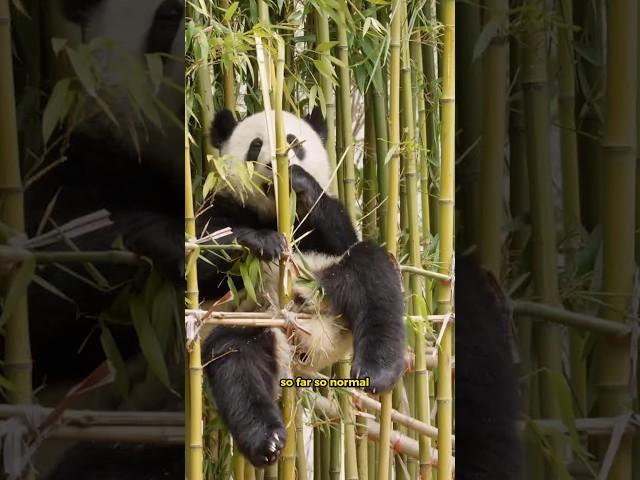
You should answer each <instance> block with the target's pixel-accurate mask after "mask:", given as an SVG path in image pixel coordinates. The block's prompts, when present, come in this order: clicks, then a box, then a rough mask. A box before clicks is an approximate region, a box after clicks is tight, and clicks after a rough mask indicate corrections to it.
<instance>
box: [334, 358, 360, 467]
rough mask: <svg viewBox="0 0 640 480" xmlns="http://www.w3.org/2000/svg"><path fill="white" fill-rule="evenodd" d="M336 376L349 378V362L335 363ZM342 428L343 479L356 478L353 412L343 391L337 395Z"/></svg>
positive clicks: (348, 398)
mask: <svg viewBox="0 0 640 480" xmlns="http://www.w3.org/2000/svg"><path fill="white" fill-rule="evenodd" d="M337 369H338V377H340V378H349V374H350V371H351V367H350V365H349V362H348V361H346V360H341V361H340V362H338V365H337ZM338 399H339V401H340V411H341V413H342V425H343V428H344V447H343V448H344V479H345V480H358V460H357V457H356V431H355V421H356V418H355V414H354V412H353V408H352V406H351V397H350V396H349V395H347V394H345V393H344V392H343V393H341V394H340V395H339V397H338Z"/></svg>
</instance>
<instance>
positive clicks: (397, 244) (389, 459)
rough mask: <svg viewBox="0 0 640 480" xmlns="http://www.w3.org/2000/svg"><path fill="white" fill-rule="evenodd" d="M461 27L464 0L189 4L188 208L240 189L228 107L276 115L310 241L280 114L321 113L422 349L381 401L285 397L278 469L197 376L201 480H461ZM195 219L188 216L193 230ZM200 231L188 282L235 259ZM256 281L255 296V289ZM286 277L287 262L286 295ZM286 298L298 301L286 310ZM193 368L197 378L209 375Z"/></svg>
mask: <svg viewBox="0 0 640 480" xmlns="http://www.w3.org/2000/svg"><path fill="white" fill-rule="evenodd" d="M454 25H455V2H454V1H453V0H444V1H442V2H440V3H439V4H438V5H437V8H436V3H435V2H433V1H431V0H425V1H420V2H407V1H406V0H393V1H392V2H368V1H356V2H353V3H348V4H347V3H344V2H336V1H331V0H326V1H320V2H291V1H282V2H267V1H262V0H261V1H258V2H245V1H239V2H232V1H226V0H217V1H188V2H187V21H186V27H185V29H186V48H187V53H186V61H187V80H186V106H187V115H188V118H187V120H186V122H187V125H188V144H187V145H186V150H185V152H186V154H187V159H186V160H187V162H190V165H189V167H190V172H191V175H190V176H189V177H188V178H187V183H190V184H189V185H188V188H187V191H189V192H190V193H191V192H192V195H187V199H186V200H187V205H191V204H192V202H193V204H194V205H195V215H197V214H198V209H201V208H206V202H207V200H208V199H209V198H211V196H212V195H214V194H215V192H216V189H217V188H220V186H221V185H222V184H223V183H224V181H225V177H224V176H225V172H224V167H223V164H222V162H220V161H219V158H218V156H217V155H218V154H217V152H216V151H215V150H213V149H211V147H210V146H209V145H208V143H207V140H206V139H207V130H208V125H209V124H210V122H211V118H212V114H213V112H215V111H217V110H219V109H221V108H223V107H224V108H228V109H231V110H232V111H234V112H235V114H236V116H237V117H238V118H243V117H244V116H246V115H247V114H250V113H253V112H257V111H261V110H263V109H267V110H270V109H273V110H275V112H276V119H275V125H273V126H271V127H270V129H271V131H273V132H275V134H274V138H275V145H276V149H275V152H273V154H274V158H275V164H276V168H275V169H274V172H276V173H275V175H276V178H277V183H276V194H277V199H278V206H277V210H278V228H279V230H280V231H281V232H282V233H283V234H284V235H285V237H286V238H287V239H288V241H289V242H292V241H293V242H295V241H296V238H295V232H293V236H292V232H291V230H290V228H291V225H290V223H289V222H290V220H289V219H290V214H289V213H288V212H289V208H290V207H289V204H290V201H289V198H288V197H289V181H288V179H287V175H288V174H287V171H288V168H287V158H286V156H285V155H283V153H285V152H286V144H285V143H284V142H285V140H284V138H283V136H284V134H283V133H281V131H280V129H281V125H282V118H281V114H280V113H279V112H281V111H283V110H286V111H290V112H293V113H295V114H297V115H300V116H302V115H304V114H307V113H309V112H310V111H311V110H312V109H313V107H314V106H316V105H317V106H319V107H320V108H321V110H322V113H323V116H324V117H325V119H326V122H327V126H328V138H327V140H326V146H327V150H328V153H329V159H330V162H331V164H332V167H333V168H334V177H333V179H332V190H333V194H336V195H337V196H339V198H340V200H341V201H342V202H343V203H344V205H345V206H346V208H347V211H348V213H349V215H350V217H351V218H352V219H353V221H354V222H355V224H356V225H357V226H358V229H359V230H360V232H361V234H362V237H363V238H369V239H373V240H376V241H377V242H379V243H380V244H381V245H384V246H385V247H386V249H387V251H388V252H389V253H390V254H392V255H393V256H394V257H395V258H396V259H397V260H398V262H399V264H400V269H401V272H402V275H403V283H404V289H405V299H406V319H407V320H406V329H407V334H408V337H407V338H408V344H407V351H408V352H411V355H410V360H409V363H410V364H411V368H409V369H408V370H407V373H406V374H405V376H404V377H403V379H402V380H401V381H400V382H399V383H398V384H397V385H396V387H395V388H394V390H393V392H392V393H391V392H390V393H388V394H382V395H379V396H378V398H374V397H372V396H367V395H365V394H364V393H362V392H361V391H358V390H355V389H348V388H325V387H320V388H317V389H293V388H284V389H283V394H282V398H281V406H282V409H283V414H284V419H285V424H286V426H287V431H288V441H287V443H286V445H285V448H284V451H283V453H282V456H281V459H280V461H279V462H278V464H277V465H275V466H272V467H268V468H265V469H257V468H254V467H253V466H252V465H251V464H250V463H248V462H247V461H245V459H244V458H243V457H242V456H241V455H240V454H239V453H238V452H237V451H236V450H235V447H234V445H233V442H232V440H231V438H230V436H229V434H228V433H227V432H226V431H225V427H224V425H223V423H222V422H221V420H220V419H219V417H218V416H217V414H216V411H215V407H214V406H213V405H212V403H211V401H210V400H209V397H208V394H207V391H206V387H205V389H204V391H203V396H202V398H203V399H204V400H203V402H204V403H202V402H201V401H200V397H198V398H196V397H195V396H196V395H198V394H197V391H198V388H199V386H200V385H199V384H200V382H201V379H200V378H199V377H196V376H194V375H191V376H190V381H191V382H197V385H194V384H193V383H192V384H191V385H190V388H189V389H188V391H189V393H190V395H191V397H190V398H189V403H188V404H189V408H188V409H187V418H188V422H187V424H188V429H190V432H189V436H188V439H189V440H188V441H189V442H191V443H190V444H189V445H188V446H189V448H188V450H187V451H188V456H189V458H188V463H189V472H190V473H191V476H190V477H189V478H192V479H196V478H206V479H215V478H235V479H264V480H270V479H276V478H281V479H285V480H293V479H294V478H309V479H310V478H314V479H339V478H345V479H348V480H354V479H367V478H369V479H387V478H411V479H415V478H421V479H426V478H433V479H435V478H437V479H440V480H445V479H447V480H448V479H451V478H453V476H454V473H453V472H454V468H455V467H454V449H453V423H454V422H453V408H452V407H453V388H452V387H453V376H452V368H453V363H454V357H453V348H452V346H453V317H452V315H451V313H452V308H453V306H452V281H451V280H452V275H451V272H452V269H453V252H454V243H453V241H454V235H453V228H454V209H453V206H454V204H453V200H454V163H455V159H454V147H455V126H454V122H455V86H454V85H455V69H454V59H455V55H454V52H455V45H454V32H455V30H454ZM247 183H250V179H248V180H247ZM213 201H215V198H214V200H213ZM188 208H189V207H188ZM193 213H194V211H191V210H189V209H187V217H188V218H192V214H193ZM196 233H197V232H193V231H192V230H188V232H187V235H188V238H189V242H190V245H192V246H194V247H197V248H194V249H192V250H191V255H190V256H189V261H188V267H189V269H190V270H189V271H190V273H189V278H192V277H193V278H195V273H194V271H195V269H196V268H197V265H198V263H199V262H197V261H196V259H197V257H198V251H199V250H202V249H207V248H213V249H219V248H222V247H221V246H219V245H209V244H208V243H207V242H203V241H201V240H199V239H197V238H195V237H194V234H196ZM231 248H234V246H231ZM235 248H237V247H235ZM249 261H250V260H249ZM240 270H241V271H242V270H243V267H240ZM249 270H251V269H250V268H249V267H245V268H244V272H245V273H244V274H242V279H243V281H244V282H245V284H246V283H247V282H249V283H251V282H252V276H251V275H250V274H248V272H249ZM285 276H286V271H285V270H284V269H283V268H282V265H281V280H283V285H286V281H284V280H285ZM253 278H254V280H255V277H253ZM190 285H193V284H190ZM194 288H195V285H193V288H192V287H191V286H190V287H189V295H190V297H189V298H192V299H193V298H195V297H193V296H191V295H194V291H195V290H194ZM286 296H287V291H286V289H283V290H282V291H281V294H280V297H281V298H280V302H281V305H286ZM187 308H189V309H191V310H189V311H188V312H187V314H188V318H194V317H193V316H194V315H195V316H196V317H198V315H205V318H206V323H207V324H221V323H225V322H226V324H237V325H254V326H259V325H262V326H279V325H283V324H284V320H283V319H278V318H277V316H276V318H274V317H273V315H271V314H269V318H265V317H261V316H260V315H256V314H248V315H247V314H244V315H243V314H240V313H235V314H234V313H228V314H225V313H220V314H217V317H216V318H218V317H219V318H218V319H216V318H212V317H211V315H209V316H206V313H205V312H204V311H201V310H198V306H196V305H194V304H193V302H192V301H191V302H189V304H188V307H187ZM199 318H203V317H199ZM193 340H194V343H193V344H194V345H195V347H194V350H193V351H195V349H197V348H198V347H197V343H198V339H193ZM190 359H191V363H190V370H191V371H195V370H198V369H200V368H201V365H200V361H199V359H195V358H194V357H193V356H192V357H190ZM349 369H350V365H349V359H348V358H346V359H344V360H343V361H340V362H338V363H337V364H335V365H334V366H333V369H329V370H328V371H326V372H324V373H323V374H322V377H323V378H327V377H331V376H335V377H338V378H346V377H348V373H349ZM200 411H202V412H203V419H204V422H203V424H202V430H200V425H199V424H198V422H199V420H200ZM200 435H203V437H201V438H202V442H199V441H198V438H199V436H200ZM201 462H202V465H201V469H200V471H198V469H199V468H200V467H197V466H196V465H198V464H200V463H201Z"/></svg>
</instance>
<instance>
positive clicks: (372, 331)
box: [318, 241, 405, 392]
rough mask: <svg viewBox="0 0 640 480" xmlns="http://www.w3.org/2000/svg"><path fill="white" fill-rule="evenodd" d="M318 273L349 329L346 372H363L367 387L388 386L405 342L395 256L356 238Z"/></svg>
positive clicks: (396, 375)
mask: <svg viewBox="0 0 640 480" xmlns="http://www.w3.org/2000/svg"><path fill="white" fill-rule="evenodd" d="M318 278H319V280H320V285H321V286H322V288H323V290H324V292H325V296H326V298H327V299H328V300H329V302H330V304H331V307H332V309H333V311H334V313H336V314H340V315H342V317H343V318H344V320H345V321H346V322H347V324H348V326H349V328H350V329H351V331H352V333H353V350H354V352H353V362H352V367H351V375H352V376H353V377H354V378H365V377H368V378H369V380H370V387H369V390H370V391H372V392H381V391H387V390H389V389H391V388H392V387H393V385H394V384H395V383H396V382H397V380H398V378H400V376H401V375H402V372H403V369H404V343H405V328H404V321H403V315H404V300H403V295H402V285H401V281H400V275H399V273H398V270H397V266H396V265H395V264H394V261H393V260H392V259H391V257H390V256H389V254H388V253H387V252H386V251H385V250H384V249H383V248H381V247H380V246H378V245H376V244H374V243H373V242H370V241H365V242H359V243H357V244H356V245H354V246H353V247H351V248H350V249H349V250H348V251H347V253H345V255H344V256H343V257H342V258H341V259H340V261H339V262H338V263H336V264H334V265H332V266H330V267H328V268H326V269H324V270H322V271H320V272H319V273H318Z"/></svg>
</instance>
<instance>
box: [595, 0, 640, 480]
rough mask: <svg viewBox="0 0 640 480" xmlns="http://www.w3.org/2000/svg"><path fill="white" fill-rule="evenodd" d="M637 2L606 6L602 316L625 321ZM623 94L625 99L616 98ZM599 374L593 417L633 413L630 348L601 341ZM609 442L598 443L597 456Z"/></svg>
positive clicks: (621, 449) (625, 440)
mask: <svg viewBox="0 0 640 480" xmlns="http://www.w3.org/2000/svg"><path fill="white" fill-rule="evenodd" d="M637 8H638V5H637V2H636V1H634V0H617V1H613V0H610V1H608V2H607V63H606V70H607V85H606V107H607V108H606V116H605V135H604V138H603V142H602V152H603V159H604V192H603V193H604V195H603V201H604V203H603V210H602V211H603V213H604V215H603V248H604V257H603V275H602V277H603V290H604V291H605V292H608V293H610V294H611V295H610V296H609V297H608V301H607V303H606V304H605V305H604V306H603V307H602V310H601V315H602V317H603V318H606V319H608V320H615V321H618V322H623V323H624V322H625V321H626V319H627V317H628V312H629V310H630V309H631V308H632V307H631V305H630V302H631V300H632V298H633V297H632V293H633V287H634V273H635V271H636V265H635V263H634V262H632V261H630V259H632V258H633V255H634V240H635V238H634V237H635V212H634V209H633V206H634V205H635V195H636V192H635V177H636V168H637V166H636V159H635V148H636V142H637V139H636V124H635V122H636V108H637V105H636V89H637V86H636V82H637V62H638V33H637V29H636V26H637V24H636V22H637ZM621 92H624V95H621ZM599 348H600V353H601V355H600V357H599V358H600V365H599V367H600V368H599V374H598V390H599V391H598V393H599V395H598V400H599V405H598V413H599V414H600V415H602V416H618V415H624V414H626V413H627V412H630V411H632V410H631V409H632V404H631V396H630V392H629V375H630V373H631V372H630V365H631V363H630V361H629V359H630V358H631V352H630V348H638V347H637V345H636V344H633V345H632V346H631V345H630V344H629V343H626V342H620V341H616V340H615V339H613V338H602V341H601V344H600V345H599ZM609 441H610V438H606V439H603V441H602V450H601V457H600V458H602V457H603V456H604V453H605V452H606V446H607V445H608V443H609ZM632 453H633V452H632V442H631V436H630V435H628V434H624V435H623V437H622V439H621V440H620V444H619V446H618V449H617V452H616V455H615V457H614V459H613V463H612V465H611V468H610V470H609V473H608V476H607V477H606V478H608V479H610V480H622V479H629V478H631V474H632V464H633V456H632Z"/></svg>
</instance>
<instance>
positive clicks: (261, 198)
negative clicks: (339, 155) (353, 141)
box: [220, 111, 332, 218]
mask: <svg viewBox="0 0 640 480" xmlns="http://www.w3.org/2000/svg"><path fill="white" fill-rule="evenodd" d="M283 113H284V115H283V116H284V127H285V128H284V129H285V135H289V134H292V135H295V137H296V138H297V139H298V141H299V142H300V143H301V144H302V146H303V147H304V149H305V151H306V154H305V157H304V159H303V160H300V159H299V158H298V157H297V156H296V155H295V152H294V150H293V149H289V153H288V155H289V164H290V165H300V166H301V167H302V168H304V169H305V170H306V171H307V172H308V173H309V174H311V175H312V176H313V178H315V179H316V180H317V182H318V183H319V184H320V186H321V187H322V188H323V189H325V190H328V187H329V184H330V181H331V174H332V172H331V168H330V165H329V157H328V155H327V151H326V149H325V148H324V145H323V143H322V139H321V138H320V136H319V135H318V134H317V133H316V131H315V130H314V129H313V128H312V127H311V125H309V124H308V123H307V122H306V121H305V120H303V119H301V118H298V117H296V116H295V115H293V114H292V113H289V112H283ZM271 115H272V117H273V118H272V120H273V122H274V125H275V114H274V112H273V111H272V112H271ZM266 122H267V119H266V115H265V112H259V113H256V114H253V115H250V116H248V117H247V118H245V119H244V120H242V121H241V122H239V123H238V125H237V126H236V128H235V129H234V131H233V133H232V134H231V137H230V138H229V140H227V141H226V142H225V143H224V144H223V145H222V147H221V149H220V154H221V155H223V156H226V161H227V162H228V163H227V165H228V166H229V167H230V168H228V169H227V174H228V177H227V179H228V180H229V182H230V183H231V184H232V185H233V187H234V189H235V192H233V191H231V190H229V189H227V192H228V193H230V194H232V195H234V196H236V197H240V199H241V200H242V201H243V202H244V204H245V205H246V206H250V207H252V208H253V209H255V210H256V211H257V212H258V213H260V214H261V215H263V216H264V217H266V218H273V217H274V216H275V207H274V202H273V199H272V198H267V197H266V196H265V194H264V192H262V191H261V190H259V189H254V191H250V192H243V194H242V195H240V194H239V191H240V190H242V186H241V182H240V180H239V178H237V174H236V173H234V168H233V164H234V163H237V162H241V163H242V164H244V162H245V158H246V155H247V150H248V149H249V145H250V144H251V142H252V141H253V139H255V138H260V139H262V142H263V144H262V149H261V150H260V154H259V155H258V160H257V162H256V163H255V167H254V172H255V175H254V178H253V182H254V183H255V184H256V185H261V184H262V183H264V178H265V177H266V178H271V176H272V172H271V171H270V170H269V169H268V166H269V165H271V153H270V152H271V148H270V145H269V136H268V135H267V123H266Z"/></svg>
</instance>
